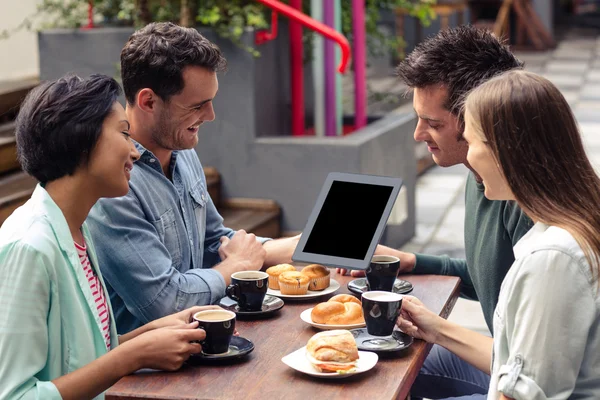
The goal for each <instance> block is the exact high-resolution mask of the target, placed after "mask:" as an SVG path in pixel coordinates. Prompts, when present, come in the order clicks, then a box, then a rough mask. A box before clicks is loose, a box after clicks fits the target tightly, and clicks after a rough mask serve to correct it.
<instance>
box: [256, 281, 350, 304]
mask: <svg viewBox="0 0 600 400" xmlns="http://www.w3.org/2000/svg"><path fill="white" fill-rule="evenodd" d="M339 288H340V284H339V282H338V281H336V280H335V279H331V281H330V282H329V287H328V288H326V289H324V290H309V291H308V292H307V293H306V294H281V292H280V291H279V290H273V289H271V288H269V289H268V290H267V294H269V295H271V296H277V297H280V298H282V299H296V300H305V299H306V300H308V299H314V298H315V297H320V296H325V295H326V294H330V293H333V292H335V291H337V290H338V289H339Z"/></svg>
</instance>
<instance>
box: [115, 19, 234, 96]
mask: <svg viewBox="0 0 600 400" xmlns="http://www.w3.org/2000/svg"><path fill="white" fill-rule="evenodd" d="M187 66H198V67H204V68H207V69H209V70H210V71H214V72H221V71H224V70H225V68H226V66H227V61H226V60H225V57H223V54H222V53H221V50H219V48H218V47H217V46H216V45H215V44H213V43H211V42H210V41H209V40H208V39H206V38H205V37H204V36H202V35H201V34H200V33H199V32H198V31H197V30H196V29H194V28H184V27H181V26H178V25H175V24H173V23H171V22H153V23H151V24H148V25H147V26H145V27H144V28H142V29H140V30H138V31H136V32H134V33H133V34H132V35H131V36H130V37H129V40H128V41H127V43H126V44H125V47H123V50H122V51H121V78H122V80H123V89H124V90H125V97H126V98H127V102H128V103H129V104H134V103H135V96H136V95H137V93H138V92H139V91H140V90H142V89H144V88H150V89H152V90H153V91H154V93H156V94H157V95H158V96H159V97H160V98H161V99H163V100H165V101H167V100H169V98H170V97H171V96H172V95H174V94H177V93H179V92H181V91H182V90H183V76H182V72H183V69H184V68H185V67H187Z"/></svg>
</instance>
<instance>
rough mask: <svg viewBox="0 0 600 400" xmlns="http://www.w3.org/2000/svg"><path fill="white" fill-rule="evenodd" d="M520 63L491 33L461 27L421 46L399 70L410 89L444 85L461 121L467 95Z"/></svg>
mask: <svg viewBox="0 0 600 400" xmlns="http://www.w3.org/2000/svg"><path fill="white" fill-rule="evenodd" d="M522 67H523V63H522V62H521V61H519V60H518V59H517V58H516V57H515V56H514V55H513V54H512V53H511V52H510V50H509V49H508V47H507V46H506V45H505V44H504V43H502V42H501V41H500V40H498V38H497V37H496V36H494V35H493V34H492V33H491V32H489V31H487V30H484V29H478V28H475V27H473V26H468V25H466V26H459V27H457V28H454V29H448V30H444V31H441V32H439V33H438V34H437V35H435V36H433V37H431V38H428V39H427V40H425V41H423V42H422V43H420V44H419V45H418V46H417V47H416V48H415V49H414V50H413V51H412V52H411V53H410V54H409V55H408V56H407V57H406V59H405V60H404V61H402V62H401V63H400V64H399V65H398V68H397V70H396V72H397V74H398V77H399V78H400V80H402V81H403V82H404V83H405V84H406V85H407V86H408V87H410V88H412V89H414V88H418V89H423V88H425V87H428V86H432V85H441V86H444V87H446V88H447V89H448V99H447V101H446V104H445V107H446V108H447V109H448V110H449V111H450V112H452V113H453V114H454V115H456V116H458V117H459V118H460V119H462V106H463V101H464V98H465V96H466V94H467V93H468V92H469V91H471V90H472V89H473V88H476V87H477V86H479V85H481V84H482V83H483V82H485V81H487V80H488V79H490V78H492V77H494V76H496V75H498V74H501V73H502V72H504V71H509V70H511V69H515V68H519V69H520V68H522Z"/></svg>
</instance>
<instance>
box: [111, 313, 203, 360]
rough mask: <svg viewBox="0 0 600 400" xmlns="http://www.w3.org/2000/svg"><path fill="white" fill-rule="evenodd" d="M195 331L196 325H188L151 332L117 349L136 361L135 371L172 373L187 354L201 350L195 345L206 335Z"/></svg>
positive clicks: (194, 323) (197, 330)
mask: <svg viewBox="0 0 600 400" xmlns="http://www.w3.org/2000/svg"><path fill="white" fill-rule="evenodd" d="M197 328H198V322H192V323H189V324H185V325H175V326H168V327H164V328H158V329H154V330H151V331H148V332H146V333H143V334H141V335H139V336H138V337H136V338H134V339H132V340H130V341H128V342H127V343H125V344H123V345H122V346H119V347H121V348H120V349H119V350H121V351H123V350H127V351H128V352H129V353H130V355H129V357H132V358H134V357H135V359H137V363H136V364H137V369H140V368H153V369H161V370H165V371H175V370H177V369H179V368H180V367H181V365H182V364H183V363H184V362H185V361H186V360H187V359H188V358H189V357H190V355H191V354H196V353H200V352H201V351H202V346H201V345H200V344H199V343H197V342H199V341H202V340H204V339H205V338H206V332H204V330H202V329H197Z"/></svg>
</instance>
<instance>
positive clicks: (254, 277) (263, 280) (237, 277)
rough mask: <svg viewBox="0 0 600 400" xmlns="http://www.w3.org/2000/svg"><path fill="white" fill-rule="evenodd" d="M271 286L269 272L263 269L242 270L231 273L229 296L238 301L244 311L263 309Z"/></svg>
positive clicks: (228, 288)
mask: <svg viewBox="0 0 600 400" xmlns="http://www.w3.org/2000/svg"><path fill="white" fill-rule="evenodd" d="M268 288H269V274H267V273H266V272H261V271H242V272H236V273H235V274H231V285H229V286H228V287H227V290H226V293H227V296H228V297H231V298H232V299H233V300H235V301H237V303H238V305H239V307H240V310H242V311H261V310H262V305H263V300H264V299H265V295H266V294H267V289H268Z"/></svg>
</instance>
